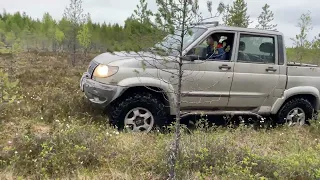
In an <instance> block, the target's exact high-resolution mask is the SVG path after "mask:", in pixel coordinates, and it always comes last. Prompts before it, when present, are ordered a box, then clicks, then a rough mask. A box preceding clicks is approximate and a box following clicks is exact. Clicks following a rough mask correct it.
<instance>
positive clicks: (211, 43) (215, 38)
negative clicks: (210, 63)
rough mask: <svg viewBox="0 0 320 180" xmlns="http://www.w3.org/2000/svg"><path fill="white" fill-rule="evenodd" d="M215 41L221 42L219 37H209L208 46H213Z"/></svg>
mask: <svg viewBox="0 0 320 180" xmlns="http://www.w3.org/2000/svg"><path fill="white" fill-rule="evenodd" d="M215 41H216V42H219V38H218V36H217V35H215V34H213V35H211V36H209V37H208V39H207V44H208V45H213V44H214V42H215Z"/></svg>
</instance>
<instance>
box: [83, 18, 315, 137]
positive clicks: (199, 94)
mask: <svg viewBox="0 0 320 180" xmlns="http://www.w3.org/2000/svg"><path fill="white" fill-rule="evenodd" d="M191 32H192V33H188V34H186V36H185V37H184V41H183V53H182V54H183V56H182V57H181V56H180V57H179V56H178V54H177V53H175V52H170V53H168V55H167V56H166V57H164V56H163V55H162V56H160V55H154V54H153V53H150V52H144V53H142V54H143V57H142V56H141V54H138V55H137V54H135V53H129V54H125V53H121V52H114V53H103V54H100V55H98V56H96V57H95V58H94V59H93V60H92V61H91V62H90V64H89V67H88V70H87V72H85V73H84V74H83V76H82V78H81V81H80V88H81V90H82V91H83V92H84V93H85V96H86V97H87V99H88V100H89V101H90V102H91V103H93V104H94V105H98V106H99V107H101V108H104V109H108V112H109V113H108V114H109V116H110V117H109V120H110V122H111V123H112V124H114V125H117V127H120V128H123V127H129V128H131V129H132V130H133V131H146V132H149V131H151V130H152V129H154V128H155V127H157V126H163V125H164V123H165V122H166V120H167V119H168V118H169V117H171V116H173V115H175V114H176V113H177V112H176V111H177V110H176V108H175V107H176V106H175V105H176V102H177V93H176V92H177V91H176V90H177V88H178V86H177V85H178V83H177V82H178V78H177V76H176V75H175V74H174V73H172V72H177V64H176V63H174V62H173V61H174V60H173V61H172V62H170V61H167V60H166V62H163V61H161V59H168V57H171V58H172V59H175V58H182V59H183V63H184V64H183V66H182V70H183V72H184V76H183V79H182V87H181V93H182V97H181V101H180V102H181V109H180V112H181V113H183V114H192V113H204V114H206V113H207V114H210V113H212V114H214V113H215V112H220V113H226V114H228V113H229V112H254V113H257V114H259V115H261V116H262V115H265V116H270V117H273V119H274V120H275V121H276V123H281V124H286V123H287V124H289V125H304V124H307V123H308V120H310V119H313V118H314V117H316V116H315V115H316V114H317V111H318V109H319V100H320V99H319V98H320V95H319V88H320V77H319V75H320V69H319V68H318V67H317V66H316V65H310V64H302V63H289V62H287V59H286V49H285V43H284V38H283V34H282V33H280V32H277V31H267V30H258V29H250V28H239V27H227V26H220V25H216V24H214V23H213V24H210V23H209V24H208V23H207V24H198V25H197V26H195V27H193V28H191ZM212 35H213V36H214V37H216V38H218V41H219V42H218V43H220V44H223V47H228V51H225V53H226V56H224V57H225V58H224V59H208V58H206V55H207V54H206V53H207V39H208V37H210V36H211V37H212ZM174 39H176V37H174V35H168V36H167V37H165V38H164V40H163V42H161V44H164V46H163V47H166V46H165V45H167V46H174V45H175V44H174ZM163 49H165V48H163ZM142 61H144V65H143V66H142V63H141V62H142Z"/></svg>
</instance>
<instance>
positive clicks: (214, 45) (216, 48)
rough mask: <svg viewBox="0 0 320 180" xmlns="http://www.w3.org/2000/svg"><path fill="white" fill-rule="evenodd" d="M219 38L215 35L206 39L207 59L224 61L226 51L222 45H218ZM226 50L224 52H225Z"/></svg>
mask: <svg viewBox="0 0 320 180" xmlns="http://www.w3.org/2000/svg"><path fill="white" fill-rule="evenodd" d="M219 39H220V38H219V37H218V36H217V35H211V36H209V37H208V39H207V44H208V47H207V57H206V58H207V59H218V60H226V57H227V56H226V51H227V50H228V48H225V47H224V45H223V44H221V43H219ZM225 50H226V51H225Z"/></svg>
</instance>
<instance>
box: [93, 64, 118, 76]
mask: <svg viewBox="0 0 320 180" xmlns="http://www.w3.org/2000/svg"><path fill="white" fill-rule="evenodd" d="M118 69H119V67H117V66H108V65H104V64H99V65H98V66H97V67H96V69H95V70H94V72H93V76H94V77H99V78H105V77H110V76H112V75H114V74H116V73H117V72H118Z"/></svg>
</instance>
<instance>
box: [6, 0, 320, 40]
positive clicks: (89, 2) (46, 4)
mask: <svg viewBox="0 0 320 180" xmlns="http://www.w3.org/2000/svg"><path fill="white" fill-rule="evenodd" d="M82 1H83V9H84V11H85V12H86V13H87V12H88V13H90V14H91V18H92V20H93V21H94V22H100V23H102V22H106V23H119V24H121V25H123V23H124V20H125V19H126V18H127V17H129V16H130V15H131V14H132V13H133V10H134V9H135V8H136V5H137V4H138V3H139V0H82ZM221 1H222V2H224V3H225V4H231V3H232V2H233V0H221ZM318 1H319V0H290V1H289V0H246V2H247V4H248V14H249V15H250V19H251V21H253V24H252V25H251V26H250V27H254V26H255V24H256V23H257V17H258V16H259V14H260V13H261V11H262V9H261V8H262V6H264V4H265V3H267V4H269V5H270V6H271V10H272V11H273V13H274V18H275V20H274V23H275V24H278V27H277V30H278V31H280V32H282V33H284V36H285V42H286V45H287V46H291V45H292V41H291V40H290V38H291V37H295V35H296V34H298V33H299V28H298V27H296V25H297V23H298V20H299V17H300V16H301V14H302V13H307V12H308V11H310V12H311V17H312V24H313V29H312V31H311V32H310V36H309V38H310V39H311V38H313V37H314V36H316V35H318V34H319V33H320V11H319V10H320V3H318ZM147 2H148V4H149V8H150V9H151V10H152V11H156V9H157V6H156V3H155V0H147ZM206 2H207V0H199V5H200V11H201V12H202V13H203V16H204V17H209V13H208V11H207V7H206ZM212 2H213V9H216V6H217V4H218V3H219V2H220V1H219V0H212ZM215 4H216V6H215ZM68 5H69V0H0V9H5V10H6V11H7V12H9V13H14V12H17V11H20V12H26V13H27V14H28V15H29V16H31V17H33V18H39V19H41V18H42V15H43V14H44V13H45V12H49V13H50V14H51V15H52V16H53V18H54V19H56V20H59V19H61V17H62V15H63V12H64V9H65V7H67V6H68ZM217 20H219V18H218V19H217Z"/></svg>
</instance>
